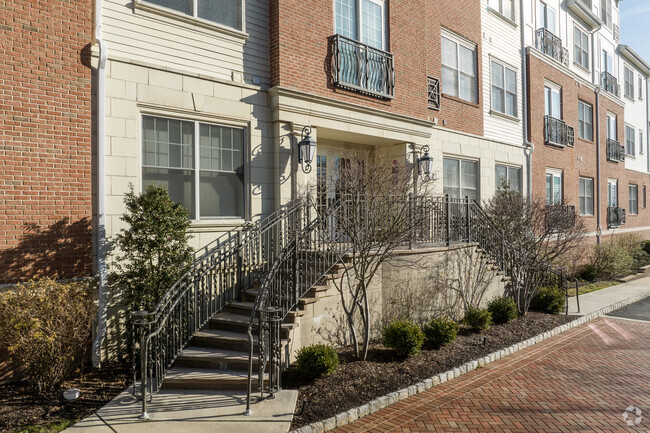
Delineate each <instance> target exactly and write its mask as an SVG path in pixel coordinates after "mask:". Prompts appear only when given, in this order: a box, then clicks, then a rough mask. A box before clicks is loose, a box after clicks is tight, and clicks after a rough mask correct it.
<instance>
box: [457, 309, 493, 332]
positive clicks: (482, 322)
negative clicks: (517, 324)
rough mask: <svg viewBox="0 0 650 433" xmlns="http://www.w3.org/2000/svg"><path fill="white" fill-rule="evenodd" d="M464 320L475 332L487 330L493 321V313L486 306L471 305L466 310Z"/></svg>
mask: <svg viewBox="0 0 650 433" xmlns="http://www.w3.org/2000/svg"><path fill="white" fill-rule="evenodd" d="M463 322H464V323H465V324H466V325H467V326H469V327H470V328H472V331H474V332H481V331H487V330H488V329H490V322H492V313H490V312H489V311H488V310H486V309H484V308H476V307H472V306H469V307H467V310H466V311H465V317H464V318H463Z"/></svg>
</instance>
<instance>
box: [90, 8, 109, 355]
mask: <svg viewBox="0 0 650 433" xmlns="http://www.w3.org/2000/svg"><path fill="white" fill-rule="evenodd" d="M94 39H95V42H96V43H97V46H98V48H99V62H98V65H97V120H96V122H97V271H98V274H99V281H98V289H97V290H98V306H97V334H96V336H95V340H94V341H93V349H92V361H93V366H94V367H100V365H101V361H102V354H101V349H102V344H103V343H104V338H105V337H106V316H107V305H106V303H107V297H108V296H107V293H106V280H107V270H106V176H105V173H106V161H105V158H104V155H106V151H105V145H106V143H105V140H106V133H105V131H106V128H105V126H106V121H105V119H106V115H105V114H106V59H107V51H106V42H105V41H104V40H103V39H102V0H95V37H94Z"/></svg>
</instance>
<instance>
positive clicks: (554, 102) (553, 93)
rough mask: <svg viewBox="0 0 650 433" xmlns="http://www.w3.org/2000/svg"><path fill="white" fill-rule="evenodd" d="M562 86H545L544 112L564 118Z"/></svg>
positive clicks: (557, 117)
mask: <svg viewBox="0 0 650 433" xmlns="http://www.w3.org/2000/svg"><path fill="white" fill-rule="evenodd" d="M560 91H561V88H560V87H558V86H555V85H553V84H547V85H545V86H544V113H545V114H546V115H547V116H551V117H554V118H556V119H562V98H561V93H560Z"/></svg>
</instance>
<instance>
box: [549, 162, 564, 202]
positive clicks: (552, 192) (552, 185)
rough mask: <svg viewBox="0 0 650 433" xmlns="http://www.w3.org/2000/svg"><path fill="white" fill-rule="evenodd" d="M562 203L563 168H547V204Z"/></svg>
mask: <svg viewBox="0 0 650 433" xmlns="http://www.w3.org/2000/svg"><path fill="white" fill-rule="evenodd" d="M559 203H562V170H557V169H551V168H547V169H546V204H548V205H551V204H559Z"/></svg>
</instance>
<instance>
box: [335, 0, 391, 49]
mask: <svg viewBox="0 0 650 433" xmlns="http://www.w3.org/2000/svg"><path fill="white" fill-rule="evenodd" d="M334 16H335V26H336V28H335V32H336V33H337V34H339V35H341V36H345V37H346V38H350V39H354V40H355V41H359V42H362V43H364V44H367V45H370V46H371V47H373V48H377V49H380V50H385V49H386V5H385V3H384V2H383V1H381V0H334Z"/></svg>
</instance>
